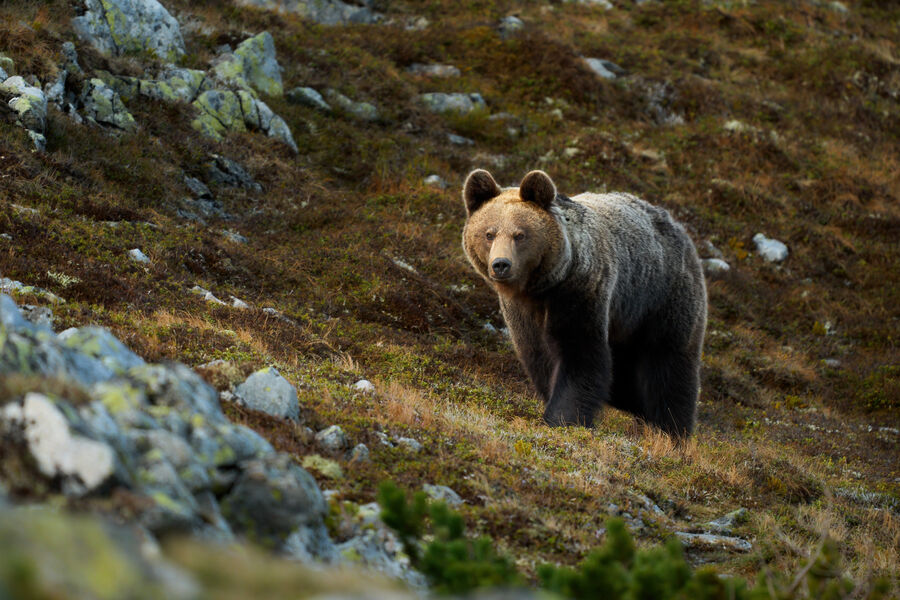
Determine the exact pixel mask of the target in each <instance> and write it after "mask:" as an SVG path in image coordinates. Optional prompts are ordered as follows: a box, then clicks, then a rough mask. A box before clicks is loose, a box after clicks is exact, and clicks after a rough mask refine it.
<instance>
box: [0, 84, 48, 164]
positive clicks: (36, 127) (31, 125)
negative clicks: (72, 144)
mask: <svg viewBox="0 0 900 600" xmlns="http://www.w3.org/2000/svg"><path fill="white" fill-rule="evenodd" d="M5 75H6V73H5V72H4V71H3V70H2V69H0V77H3V82H2V83H0V101H5V102H6V104H7V106H8V107H9V108H10V109H12V111H13V112H14V113H15V115H16V122H17V123H18V124H19V125H20V126H21V127H24V128H25V129H26V130H27V131H28V135H29V136H30V137H31V139H32V141H33V142H34V145H35V147H36V148H37V149H38V150H43V149H44V148H45V147H46V144H47V140H46V138H45V137H44V133H45V132H46V129H47V97H46V95H45V94H44V92H42V91H41V89H40V88H39V87H36V86H32V85H29V84H28V83H27V82H26V81H25V79H24V78H22V77H20V76H18V75H14V76H12V77H5Z"/></svg>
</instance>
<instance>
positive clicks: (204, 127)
mask: <svg viewBox="0 0 900 600" xmlns="http://www.w3.org/2000/svg"><path fill="white" fill-rule="evenodd" d="M192 105H193V106H194V108H195V109H197V117H196V118H195V119H194V120H193V121H191V126H192V127H193V128H194V129H195V130H197V131H199V132H200V133H201V134H203V135H205V136H207V137H209V138H212V139H214V140H217V141H221V140H223V139H224V136H225V135H226V134H227V133H228V132H232V131H236V132H241V131H247V130H248V128H249V129H250V130H259V131H262V132H263V133H265V134H266V135H268V136H269V137H271V138H275V139H277V140H280V141H282V142H284V143H285V144H286V145H287V146H288V147H290V148H291V150H293V151H294V152H295V153H296V152H298V148H297V144H296V142H295V141H294V137H293V135H292V134H291V130H290V128H289V127H288V125H287V123H286V122H285V121H284V119H282V118H281V117H279V116H278V115H276V114H275V113H274V112H272V109H270V108H269V106H268V105H267V104H266V103H265V102H263V101H262V100H260V99H259V98H257V97H256V96H255V95H254V94H253V93H251V92H249V91H246V90H238V91H236V92H233V91H230V90H208V91H205V92H203V93H202V94H200V95H199V96H198V97H197V99H196V100H194V102H193V103H192Z"/></svg>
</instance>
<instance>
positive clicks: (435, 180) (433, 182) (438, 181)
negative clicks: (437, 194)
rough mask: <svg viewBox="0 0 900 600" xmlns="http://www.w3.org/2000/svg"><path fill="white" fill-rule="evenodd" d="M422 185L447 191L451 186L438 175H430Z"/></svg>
mask: <svg viewBox="0 0 900 600" xmlns="http://www.w3.org/2000/svg"><path fill="white" fill-rule="evenodd" d="M422 183H424V184H425V185H429V186H431V187H436V188H440V189H442V190H443V189H446V188H447V187H448V186H449V184H448V183H447V182H446V181H444V179H443V177H441V176H440V175H437V174H434V175H429V176H428V177H426V178H425V179H423V180H422Z"/></svg>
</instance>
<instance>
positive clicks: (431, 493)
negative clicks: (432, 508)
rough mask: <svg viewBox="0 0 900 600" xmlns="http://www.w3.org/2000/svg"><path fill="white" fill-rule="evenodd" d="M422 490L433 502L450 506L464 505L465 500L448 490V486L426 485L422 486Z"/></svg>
mask: <svg viewBox="0 0 900 600" xmlns="http://www.w3.org/2000/svg"><path fill="white" fill-rule="evenodd" d="M422 489H423V490H424V491H425V493H426V494H428V497H429V498H431V499H432V500H437V501H439V502H444V503H446V504H447V505H448V506H459V505H461V504H463V499H462V498H460V497H459V494H457V493H456V492H454V491H453V490H452V489H450V488H448V487H447V486H446V485H432V484H430V483H426V484H425V485H423V486H422Z"/></svg>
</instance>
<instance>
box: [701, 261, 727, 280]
mask: <svg viewBox="0 0 900 600" xmlns="http://www.w3.org/2000/svg"><path fill="white" fill-rule="evenodd" d="M700 264H702V265H703V272H704V273H706V274H707V275H708V276H709V277H711V278H712V277H721V276H722V275H724V274H725V273H727V272H728V271H730V270H731V266H730V265H729V264H728V263H727V262H725V261H724V260H722V259H721V258H704V259H701V260H700Z"/></svg>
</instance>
